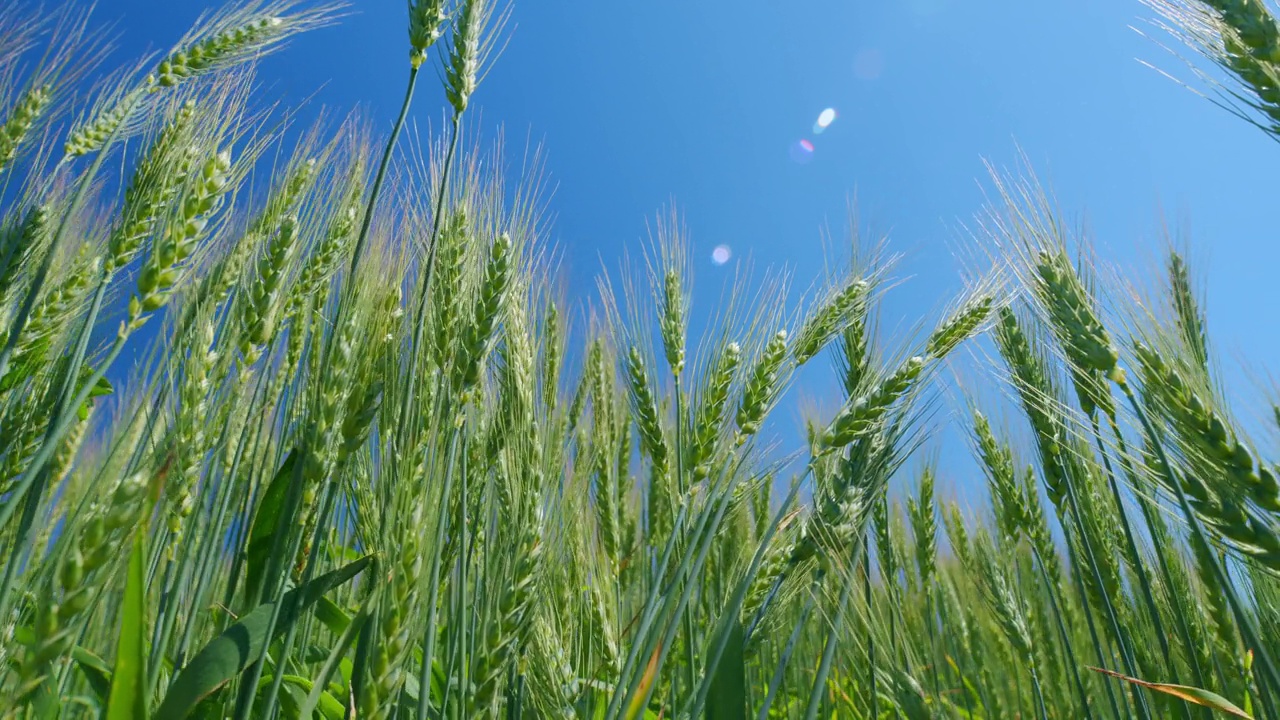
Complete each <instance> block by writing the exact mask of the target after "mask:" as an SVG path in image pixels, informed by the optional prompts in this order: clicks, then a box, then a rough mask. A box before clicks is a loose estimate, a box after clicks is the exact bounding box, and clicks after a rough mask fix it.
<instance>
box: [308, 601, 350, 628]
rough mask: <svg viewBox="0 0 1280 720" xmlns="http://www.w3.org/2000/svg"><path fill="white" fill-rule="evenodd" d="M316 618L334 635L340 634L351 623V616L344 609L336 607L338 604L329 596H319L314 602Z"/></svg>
mask: <svg viewBox="0 0 1280 720" xmlns="http://www.w3.org/2000/svg"><path fill="white" fill-rule="evenodd" d="M315 613H316V619H317V620H319V621H320V622H321V623H323V624H324V626H325V627H327V628H329V632H331V633H333V634H334V635H341V634H342V633H343V631H345V630H346V629H347V626H348V625H350V624H351V616H350V615H348V614H347V611H346V610H343V609H342V608H341V607H338V604H337V603H335V602H334V601H332V600H330V599H329V598H320V601H319V602H317V603H316V610H315Z"/></svg>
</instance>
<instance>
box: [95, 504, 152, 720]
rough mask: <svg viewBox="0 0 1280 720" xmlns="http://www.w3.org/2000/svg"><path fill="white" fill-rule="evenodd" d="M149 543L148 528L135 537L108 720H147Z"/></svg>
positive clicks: (125, 587) (130, 554)
mask: <svg viewBox="0 0 1280 720" xmlns="http://www.w3.org/2000/svg"><path fill="white" fill-rule="evenodd" d="M146 602H147V543H146V528H145V527H144V528H140V529H139V531H138V532H136V533H134V535H133V551H132V552H131V553H129V572H128V575H127V577H126V579H125V585H124V601H123V602H122V603H121V605H120V614H119V622H120V641H119V642H118V643H117V644H116V667H115V671H114V672H112V673H111V692H110V694H109V696H108V699H107V712H106V716H105V717H106V720H145V718H146V717H147V689H146V677H147V672H146V665H147V646H146V636H147V619H146V612H147V606H146Z"/></svg>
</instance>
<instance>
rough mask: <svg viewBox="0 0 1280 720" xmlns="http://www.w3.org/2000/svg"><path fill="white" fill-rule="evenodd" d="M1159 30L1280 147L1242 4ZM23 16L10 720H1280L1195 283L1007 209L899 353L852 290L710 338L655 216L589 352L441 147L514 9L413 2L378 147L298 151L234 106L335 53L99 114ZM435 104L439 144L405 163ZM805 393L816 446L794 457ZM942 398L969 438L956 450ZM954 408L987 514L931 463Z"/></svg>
mask: <svg viewBox="0 0 1280 720" xmlns="http://www.w3.org/2000/svg"><path fill="white" fill-rule="evenodd" d="M1149 8H1150V10H1151V12H1152V19H1153V21H1154V24H1155V25H1156V26H1158V27H1161V28H1163V29H1164V30H1166V31H1168V32H1170V33H1172V34H1173V35H1174V36H1176V37H1178V38H1180V39H1181V40H1183V41H1185V42H1186V43H1187V44H1188V45H1189V46H1190V47H1191V48H1193V49H1194V50H1195V51H1197V52H1199V53H1200V54H1201V55H1200V57H1201V59H1202V60H1204V61H1205V62H1204V64H1203V65H1196V66H1195V67H1197V68H1199V69H1198V70H1196V71H1195V72H1196V73H1198V75H1199V81H1200V82H1201V83H1202V84H1206V85H1208V86H1209V87H1212V88H1213V89H1215V90H1216V91H1217V92H1218V94H1219V97H1220V98H1221V99H1222V100H1223V104H1224V105H1226V106H1228V108H1229V109H1231V110H1233V111H1235V112H1236V113H1237V114H1239V115H1240V116H1241V117H1242V118H1243V119H1245V120H1246V121H1248V122H1249V123H1251V124H1252V125H1254V126H1255V129H1253V130H1246V129H1244V128H1243V126H1242V131H1255V132H1256V131H1258V130H1260V131H1262V132H1265V133H1268V134H1269V135H1271V136H1272V137H1274V138H1276V139H1280V91H1278V90H1277V87H1280V24H1277V20H1276V17H1275V15H1274V13H1273V12H1272V10H1271V9H1270V8H1269V7H1268V6H1267V5H1266V4H1265V2H1264V1H1263V0H1203V1H1201V0H1151V2H1150V3H1149ZM23 12H24V11H23V10H22V9H21V8H18V7H14V6H10V7H9V9H6V10H0V202H2V204H0V564H2V565H3V570H0V573H2V575H0V661H2V664H0V712H2V713H3V717H5V718H14V719H21V718H32V719H34V718H62V717H67V718H70V717H93V716H97V717H105V718H108V719H109V720H118V719H125V718H157V719H163V720H176V719H179V718H233V719H234V720H245V719H246V718H276V717H279V718H288V719H293V718H315V717H321V718H326V719H328V720H337V719H339V718H353V717H358V718H416V719H418V720H425V719H427V718H464V717H465V718H480V717H491V718H522V717H524V718H590V719H593V720H594V719H597V718H603V719H608V720H614V719H617V718H625V719H627V720H632V719H636V718H646V719H647V718H654V719H657V718H662V719H666V718H707V719H708V720H726V719H729V718H747V717H753V718H760V719H761V720H764V719H766V718H805V719H807V720H808V719H812V718H818V717H821V718H824V719H825V718H877V719H879V718H907V719H910V720H916V719H919V718H959V719H964V720H977V719H980V718H981V719H990V720H996V719H999V718H1037V719H1038V720H1047V719H1048V718H1062V719H1067V718H1071V719H1075V718H1085V719H1098V720H1103V719H1116V720H1119V719H1122V718H1140V719H1143V720H1146V719H1149V718H1183V719H1185V720H1193V719H1195V720H1200V719H1204V720H1208V719H1209V718H1213V717H1231V716H1234V717H1255V718H1272V719H1280V665H1277V658H1280V485H1278V484H1277V480H1276V476H1277V473H1280V466H1277V465H1276V464H1275V463H1274V462H1272V461H1270V460H1268V459H1266V456H1265V453H1266V452H1267V451H1268V450H1271V451H1274V450H1275V447H1274V445H1272V446H1271V447H1270V448H1268V447H1267V445H1266V441H1265V440H1261V441H1260V440H1255V439H1252V437H1251V435H1256V434H1258V428H1257V427H1256V425H1257V424H1256V423H1254V424H1252V425H1250V424H1248V423H1246V422H1245V421H1244V420H1242V419H1241V413H1240V411H1239V408H1240V407H1241V405H1240V403H1239V399H1236V398H1231V397H1228V396H1227V395H1226V393H1225V392H1224V391H1223V390H1222V385H1221V373H1222V370H1221V367H1220V364H1219V363H1218V361H1217V360H1216V356H1215V353H1214V351H1213V346H1212V344H1211V342H1210V338H1209V334H1208V331H1207V324H1206V320H1205V312H1204V310H1203V306H1202V302H1201V298H1200V296H1199V295H1198V293H1197V287H1198V285H1197V282H1196V280H1195V275H1194V274H1193V270H1192V269H1191V268H1190V267H1189V266H1188V264H1187V262H1186V260H1185V259H1184V254H1183V253H1182V252H1180V251H1178V250H1174V249H1169V250H1168V251H1167V252H1166V254H1165V261H1164V266H1163V267H1162V268H1160V272H1159V273H1149V272H1148V273H1145V274H1139V275H1136V276H1124V275H1115V274H1112V273H1109V272H1103V271H1102V270H1101V268H1100V266H1099V264H1098V263H1096V262H1094V261H1093V260H1092V259H1091V257H1092V256H1091V255H1090V253H1089V252H1088V249H1089V238H1088V237H1087V236H1085V235H1083V234H1081V233H1080V232H1078V231H1075V230H1073V229H1071V228H1070V227H1069V225H1068V224H1067V223H1066V222H1065V221H1064V220H1063V216H1062V214H1061V212H1060V211H1059V210H1058V209H1057V207H1056V206H1055V205H1054V203H1053V201H1052V199H1051V198H1050V197H1049V196H1048V195H1047V194H1046V193H1045V192H1044V191H1043V190H1042V189H1041V186H1040V184H1039V183H1038V182H1037V180H1036V179H1035V177H1034V175H1033V174H1031V172H1030V170H1029V169H1027V168H1024V169H1023V171H1019V172H1015V173H1003V172H993V173H992V176H991V178H990V185H991V186H992V187H993V188H994V190H995V192H993V193H992V197H993V198H994V200H993V201H992V202H991V203H990V204H989V206H988V207H985V208H983V209H981V211H980V214H979V222H978V223H977V232H975V233H974V237H973V238H972V243H971V244H972V247H971V248H970V249H971V250H972V251H973V252H974V253H976V254H979V255H980V256H981V257H983V258H984V260H985V259H989V260H990V262H984V263H983V264H984V266H989V267H990V268H992V269H991V271H990V272H987V273H985V274H983V275H981V276H980V277H977V278H975V279H974V280H972V281H971V282H969V283H968V284H967V286H966V288H965V289H964V290H963V292H961V293H960V294H959V295H958V296H957V297H954V298H939V301H940V302H945V303H946V305H945V307H946V308H947V311H946V312H945V313H944V314H943V316H942V319H941V320H940V321H938V322H937V323H936V324H928V323H925V322H924V321H921V322H919V323H917V324H916V325H917V327H919V332H918V333H914V334H912V333H906V334H902V333H895V334H893V335H892V336H890V335H889V334H887V333H883V332H881V331H880V327H881V325H880V322H879V319H880V313H879V308H880V306H881V303H882V301H883V299H884V298H885V297H886V295H887V294H889V293H893V292H898V290H897V288H896V285H897V283H898V278H897V277H896V276H895V274H894V273H895V265H894V258H893V256H892V255H891V254H890V253H888V252H887V249H886V247H884V246H879V245H875V246H873V245H870V244H866V243H864V244H861V245H858V246H855V247H854V248H853V250H852V251H851V252H850V254H849V257H848V258H845V259H843V260H842V261H841V262H842V264H841V268H842V269H841V271H840V272H838V273H833V274H832V275H831V276H829V277H823V278H817V279H814V282H813V284H812V287H813V288H815V290H813V291H810V292H808V293H807V294H806V295H805V298H804V301H803V302H802V303H800V304H799V305H795V304H789V303H788V302H787V298H788V297H790V296H791V293H790V290H791V284H790V282H789V281H788V279H787V278H786V277H785V276H784V275H782V274H777V273H766V274H765V276H764V277H762V278H759V279H757V280H755V281H753V282H752V283H751V284H749V285H747V284H744V285H743V286H742V287H740V288H738V289H737V290H736V291H735V292H734V293H732V294H731V296H730V297H729V298H728V299H727V300H726V302H725V304H724V305H723V306H721V307H701V306H695V305H694V304H693V301H692V298H693V292H692V289H691V279H690V272H689V265H690V259H689V240H688V237H687V234H686V231H685V229H684V227H683V226H682V224H681V221H680V218H679V217H678V216H677V215H675V214H663V215H662V216H660V218H659V222H658V223H657V230H656V232H655V233H654V237H653V238H652V242H650V243H649V244H648V245H647V246H645V247H644V248H642V249H641V252H640V255H641V257H642V258H643V259H642V261H641V262H639V263H635V264H634V266H628V267H624V268H622V269H621V270H620V271H619V272H618V273H616V274H608V275H604V276H602V277H601V280H600V284H599V290H600V292H599V297H600V300H599V301H598V302H590V303H587V304H586V305H585V306H584V305H575V304H571V303H568V302H566V301H565V300H564V299H563V297H564V293H563V292H562V288H560V287H559V286H558V281H557V280H555V270H556V268H555V263H554V251H553V250H552V249H549V246H548V244H547V242H546V239H547V236H548V234H549V229H548V223H547V219H546V218H547V207H546V202H547V200H546V197H545V194H544V192H543V187H542V185H541V184H540V183H539V180H538V178H537V177H536V173H535V174H534V176H530V177H523V176H522V177H507V176H504V175H503V174H502V173H500V172H496V171H495V170H494V168H495V167H501V163H499V162H495V159H497V158H501V157H502V154H503V153H504V148H503V147H502V145H501V144H500V143H499V144H493V145H486V146H480V145H476V144H472V143H469V142H466V141H460V137H461V136H462V135H463V133H462V131H461V128H462V127H463V124H464V123H465V121H466V120H467V118H468V117H469V115H468V108H469V107H470V106H471V104H472V100H473V98H474V97H475V96H476V95H477V93H482V92H483V82H482V81H483V78H484V75H485V72H486V70H487V68H488V67H489V65H490V63H491V62H493V61H496V60H497V57H496V56H497V50H499V49H500V48H501V46H502V43H503V42H504V38H505V34H506V33H508V32H509V31H510V28H509V23H508V22H507V20H508V18H509V12H510V7H509V6H507V5H503V4H500V3H495V0H409V1H408V3H407V12H406V15H405V17H406V26H405V27H406V29H407V35H408V42H407V44H406V46H405V49H406V50H407V52H408V62H407V64H406V66H405V67H404V68H402V70H404V71H406V72H408V78H409V79H408V88H407V92H406V94H405V98H404V101H403V103H404V105H403V108H402V110H401V112H400V114H399V120H398V122H397V123H396V125H395V127H394V129H393V131H392V132H391V133H390V135H388V136H379V135H376V134H373V133H371V132H370V131H369V130H368V129H367V127H366V125H365V124H364V123H363V122H362V121H361V120H360V119H359V118H358V117H356V116H352V117H350V118H348V119H345V120H343V119H331V118H327V117H326V118H321V119H320V120H318V121H317V122H316V123H315V124H314V126H312V127H310V128H306V129H303V130H302V131H301V132H298V133H292V134H285V133H282V132H281V130H280V124H279V123H278V116H279V114H280V113H281V112H283V111H282V110H281V109H280V108H276V107H274V106H272V105H271V104H270V103H269V102H268V101H267V100H264V99H263V98H262V97H260V93H259V91H258V90H257V88H258V83H257V81H256V79H255V71H254V66H255V63H256V61H257V59H259V58H261V57H262V56H263V55H264V54H267V53H271V52H276V51H284V52H287V51H288V50H287V48H284V45H285V44H286V42H287V41H288V39H289V38H290V37H292V36H294V35H296V34H298V33H303V32H307V31H308V30H311V29H313V28H316V27H319V26H322V25H328V24H332V23H340V22H341V19H342V14H343V13H344V12H345V8H343V7H342V6H338V5H326V4H323V3H312V2H301V1H300V0H251V1H249V2H245V3H240V4H236V5H233V6H229V7H227V8H226V9H224V10H222V11H220V12H218V13H216V14H213V15H210V16H207V17H204V18H202V19H200V20H199V21H198V22H197V24H196V25H195V26H194V27H193V28H192V29H191V30H190V32H189V33H188V34H187V35H186V36H185V37H183V38H182V39H181V40H180V41H179V42H178V43H177V44H176V45H175V46H174V47H173V48H172V49H171V50H169V51H166V52H163V53H160V54H159V55H158V56H156V57H154V58H148V59H144V60H142V61H140V62H139V64H138V65H136V66H133V67H127V68H121V69H113V68H103V67H99V66H98V65H99V63H97V62H96V60H97V59H100V58H101V56H102V53H101V50H102V48H101V47H100V46H98V45H96V44H95V41H94V39H93V38H94V37H95V35H94V31H93V25H92V19H90V18H84V17H82V16H81V15H82V14H81V13H79V12H76V11H73V10H71V9H67V10H64V11H62V12H53V13H49V14H47V15H45V16H44V17H43V18H40V19H34V18H32V17H27V16H24V15H23V14H22V13H23ZM403 40H404V39H403V38H400V39H397V40H396V41H397V42H403ZM437 69H438V70H439V72H434V71H435V70H437ZM437 78H438V81H439V82H442V83H443V84H444V91H445V98H446V100H447V103H448V106H447V107H446V108H444V110H445V112H446V113H447V116H448V117H450V118H451V119H452V120H451V122H448V123H446V124H445V126H444V128H443V131H442V132H441V133H439V134H437V135H427V136H421V137H416V136H413V134H412V133H402V130H403V129H404V126H405V117H406V115H407V113H408V110H409V106H410V104H411V103H412V102H413V100H412V99H413V96H414V87H415V86H416V85H417V84H418V83H419V82H420V81H421V82H423V83H427V82H436V81H437ZM1215 78H1218V80H1215ZM1222 78H1225V80H1221V79H1222ZM90 82H92V83H93V87H96V88H98V89H97V90H96V91H95V93H94V94H92V95H91V96H90V97H89V98H88V102H84V101H83V98H81V97H78V95H77V94H78V93H82V91H83V87H84V86H85V84H86V83H90ZM1219 82H1221V84H1217V83H1219ZM113 178H118V179H113ZM691 318H709V319H710V320H709V321H708V322H705V323H704V322H701V321H698V322H691ZM704 325H706V326H707V327H708V328H709V329H708V330H706V331H705V332H703V333H700V334H699V335H697V336H694V335H693V334H692V333H691V332H690V330H689V328H690V327H691V326H692V327H702V326H704ZM961 357H965V358H968V359H969V360H971V361H970V362H963V363H954V364H953V363H952V361H953V360H956V359H958V358H961ZM128 358H136V359H134V360H128ZM810 364H815V365H823V364H825V365H826V366H828V367H832V368H834V376H835V381H836V383H837V385H838V387H839V388H841V390H842V393H843V396H842V400H841V405H840V407H839V409H838V410H837V411H836V412H834V413H833V414H829V415H828V416H825V417H817V416H815V417H812V418H810V419H809V421H808V422H807V424H806V427H804V428H802V429H801V432H799V433H796V434H795V437H798V438H801V439H802V442H800V443H798V444H797V446H795V447H786V446H782V445H781V444H780V442H779V440H778V438H777V437H776V435H777V433H776V432H775V431H774V430H773V427H774V425H773V424H772V423H771V422H770V415H771V413H773V412H774V411H775V409H776V408H777V407H778V406H779V405H780V404H782V403H783V402H784V400H785V398H787V397H791V396H790V395H788V394H787V393H788V388H790V387H792V386H793V385H795V383H796V378H797V373H798V371H799V370H800V369H801V368H803V367H805V366H808V365H810ZM957 373H962V374H963V375H964V377H965V380H964V382H965V386H966V387H976V388H982V389H983V392H975V393H967V392H964V393H960V394H959V395H960V397H961V401H960V402H959V403H951V404H950V405H944V406H941V407H940V405H941V403H940V397H943V396H944V395H948V392H947V391H948V388H947V386H948V384H949V383H953V382H954V379H955V377H956V374H957ZM109 376H110V378H111V379H109ZM122 377H123V378H124V380H121V379H120V378H122ZM950 390H954V388H950ZM949 395H950V396H952V397H955V396H956V393H955V392H950V393H949ZM993 397H994V398H997V399H1000V400H1001V403H999V407H997V406H995V404H988V398H993ZM980 398H981V399H980ZM1233 408H1236V410H1235V412H1233ZM940 409H941V410H945V411H946V412H945V413H943V414H945V416H946V420H945V421H946V423H947V424H948V425H950V426H951V427H954V428H958V429H959V431H960V432H961V433H962V434H963V436H964V437H965V438H966V439H967V440H968V441H969V442H968V445H969V449H970V450H971V452H972V456H973V459H974V464H973V467H974V468H975V469H976V472H977V473H978V474H979V476H976V477H974V478H973V483H974V485H975V486H981V487H983V488H985V492H984V493H983V498H984V501H983V504H982V505H981V506H980V507H967V508H962V507H961V506H959V505H958V504H956V503H954V502H944V501H942V500H941V499H940V493H939V492H938V488H937V476H938V470H939V469H938V468H937V467H936V465H935V464H934V463H932V462H930V461H924V462H920V461H919V458H920V457H922V456H927V448H928V447H929V446H930V443H931V441H932V439H931V431H933V430H934V429H936V427H937V424H938V423H937V422H936V418H937V416H938V414H939V410H940ZM1274 415H1275V417H1274V423H1275V424H1276V425H1277V426H1280V406H1276V407H1275V409H1274ZM1275 429H1276V428H1275V427H1273V428H1271V429H1270V430H1272V431H1274V430H1275ZM891 479H895V480H894V482H895V483H900V482H905V483H906V484H907V485H908V486H909V492H908V493H907V495H906V496H905V497H898V496H897V494H896V493H890V492H889V485H890V480H891Z"/></svg>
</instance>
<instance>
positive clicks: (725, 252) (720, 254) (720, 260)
mask: <svg viewBox="0 0 1280 720" xmlns="http://www.w3.org/2000/svg"><path fill="white" fill-rule="evenodd" d="M731 257H733V251H732V250H730V249H729V246H728V245H717V246H716V247H715V249H714V250H712V251H711V262H712V263H714V264H716V265H723V264H725V263H727V262H729V258H731Z"/></svg>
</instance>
